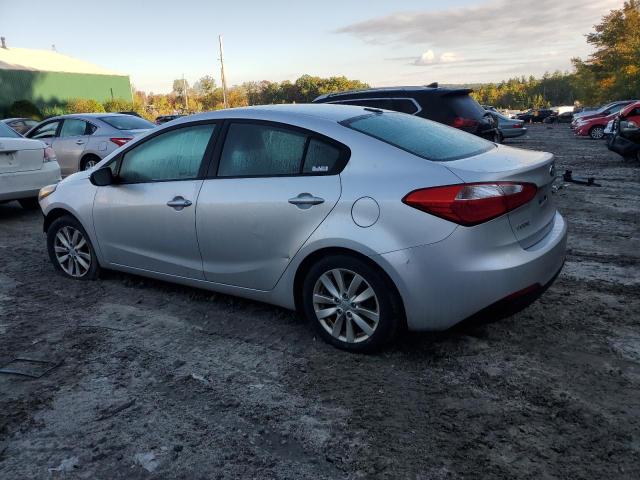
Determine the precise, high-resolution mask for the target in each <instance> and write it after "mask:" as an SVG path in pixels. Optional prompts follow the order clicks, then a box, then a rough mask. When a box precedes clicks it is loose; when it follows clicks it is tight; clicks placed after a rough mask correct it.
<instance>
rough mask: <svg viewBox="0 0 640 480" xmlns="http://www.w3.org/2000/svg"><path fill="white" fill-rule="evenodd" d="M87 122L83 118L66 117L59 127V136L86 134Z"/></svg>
mask: <svg viewBox="0 0 640 480" xmlns="http://www.w3.org/2000/svg"><path fill="white" fill-rule="evenodd" d="M88 125H89V124H88V123H87V122H85V121H84V120H78V119H77V118H67V119H66V120H65V121H64V122H63V124H62V128H61V129H60V136H61V137H80V136H82V135H86V134H87V133H86V132H87V126H88Z"/></svg>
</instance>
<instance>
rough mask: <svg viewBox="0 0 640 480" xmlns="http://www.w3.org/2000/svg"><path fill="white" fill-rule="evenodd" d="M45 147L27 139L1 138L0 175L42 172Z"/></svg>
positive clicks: (37, 141)
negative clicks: (31, 171)
mask: <svg viewBox="0 0 640 480" xmlns="http://www.w3.org/2000/svg"><path fill="white" fill-rule="evenodd" d="M44 147H45V145H44V144H43V143H42V142H41V141H39V140H30V139H27V138H5V137H2V138H0V174H2V173H16V172H26V171H29V170H40V169H41V168H42V164H43V160H44Z"/></svg>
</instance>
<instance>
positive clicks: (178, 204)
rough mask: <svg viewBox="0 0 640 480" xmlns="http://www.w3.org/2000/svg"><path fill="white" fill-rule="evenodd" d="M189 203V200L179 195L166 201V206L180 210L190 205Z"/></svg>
mask: <svg viewBox="0 0 640 480" xmlns="http://www.w3.org/2000/svg"><path fill="white" fill-rule="evenodd" d="M191 205H192V202H191V200H186V199H185V198H183V197H180V196H177V197H174V198H173V200H169V201H168V202H167V206H169V207H171V208H174V209H176V210H177V211H180V210H182V209H183V208H185V207H190V206H191Z"/></svg>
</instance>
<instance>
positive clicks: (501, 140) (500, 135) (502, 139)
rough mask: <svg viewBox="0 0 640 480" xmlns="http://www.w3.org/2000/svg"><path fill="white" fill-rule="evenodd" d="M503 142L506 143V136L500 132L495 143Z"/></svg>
mask: <svg viewBox="0 0 640 480" xmlns="http://www.w3.org/2000/svg"><path fill="white" fill-rule="evenodd" d="M503 142H504V135H503V134H502V132H498V133H497V135H496V142H495V143H503Z"/></svg>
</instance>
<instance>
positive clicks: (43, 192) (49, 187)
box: [38, 183, 58, 200]
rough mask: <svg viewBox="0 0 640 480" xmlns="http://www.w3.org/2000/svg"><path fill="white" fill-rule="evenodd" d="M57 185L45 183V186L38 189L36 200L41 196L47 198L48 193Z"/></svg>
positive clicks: (54, 189) (53, 190) (40, 198)
mask: <svg viewBox="0 0 640 480" xmlns="http://www.w3.org/2000/svg"><path fill="white" fill-rule="evenodd" d="M57 187H58V185H57V184H55V183H54V184H53V185H47V186H46V187H42V188H41V189H40V191H39V192H38V200H42V199H43V198H47V197H48V196H49V195H51V194H52V193H53V192H55V191H56V188H57Z"/></svg>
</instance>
